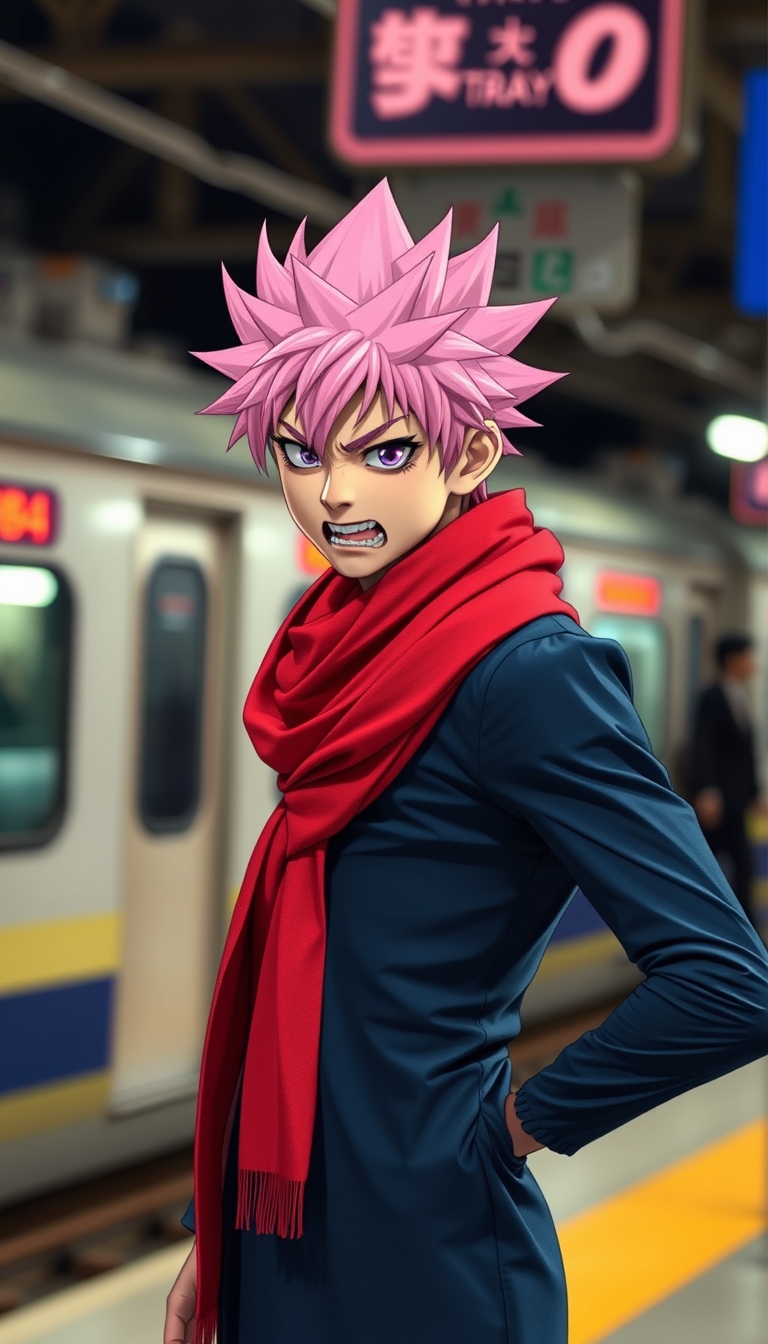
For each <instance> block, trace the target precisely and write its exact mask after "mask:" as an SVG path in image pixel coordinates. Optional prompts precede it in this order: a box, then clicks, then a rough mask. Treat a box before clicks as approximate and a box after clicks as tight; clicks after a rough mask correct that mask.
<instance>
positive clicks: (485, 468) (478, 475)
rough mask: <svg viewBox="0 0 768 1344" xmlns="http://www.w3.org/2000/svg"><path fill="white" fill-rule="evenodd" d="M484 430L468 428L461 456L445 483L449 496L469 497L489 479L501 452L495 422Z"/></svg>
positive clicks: (486, 423)
mask: <svg viewBox="0 0 768 1344" xmlns="http://www.w3.org/2000/svg"><path fill="white" fill-rule="evenodd" d="M484 423H485V429H472V428H470V429H468V430H466V432H465V434H464V443H463V444H462V448H461V454H460V456H459V460H458V462H457V463H456V466H455V467H454V468H453V471H452V472H451V473H450V475H449V476H448V478H447V481H446V484H447V486H448V489H449V490H450V492H451V494H452V495H471V494H472V492H473V490H476V489H477V487H478V485H482V483H483V481H484V480H485V479H486V477H488V476H490V474H491V472H492V471H493V468H494V467H495V466H496V463H497V462H498V460H499V458H500V457H501V452H502V442H501V430H500V429H499V426H498V425H497V424H496V421H495V420H486V421H485V422H484Z"/></svg>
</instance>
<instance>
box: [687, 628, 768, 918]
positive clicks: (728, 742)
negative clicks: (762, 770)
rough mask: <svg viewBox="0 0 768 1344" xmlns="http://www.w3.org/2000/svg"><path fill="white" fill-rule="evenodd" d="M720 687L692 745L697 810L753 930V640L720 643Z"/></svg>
mask: <svg viewBox="0 0 768 1344" xmlns="http://www.w3.org/2000/svg"><path fill="white" fill-rule="evenodd" d="M715 658H716V661H717V666H718V669H719V676H718V679H717V681H716V682H715V683H714V684H713V685H712V686H710V687H708V689H707V690H705V691H704V693H703V695H702V697H701V701H700V704H699V711H698V717H697V723H696V734H695V739H694V744H693V777H694V799H693V806H694V808H695V810H696V815H697V817H698V819H699V822H700V824H701V828H702V830H703V832H704V835H705V836H706V839H707V841H708V843H709V846H710V848H711V849H712V851H713V853H714V854H715V855H716V856H717V857H718V858H720V857H721V856H725V859H726V864H727V868H728V871H727V873H726V876H727V877H728V878H729V881H730V883H731V886H732V887H733V890H734V894H735V895H736V898H737V899H738V901H739V902H740V903H741V905H742V906H743V908H744V910H745V912H746V914H747V915H748V916H749V918H750V920H751V921H752V923H753V924H756V916H755V909H754V903H753V900H752V879H753V867H752V853H751V849H750V845H749V840H748V838H747V832H746V826H745V817H746V813H747V812H748V810H749V809H750V808H751V807H753V806H757V807H758V808H760V810H765V808H766V803H765V800H764V799H761V797H760V788H759V784H758V778H757V767H756V762H755V740H754V732H753V729H752V723H751V720H750V709H749V698H748V692H747V683H748V682H749V680H750V679H751V677H753V676H754V673H755V670H756V665H755V656H754V652H753V648H752V641H751V639H750V638H749V636H748V635H741V634H728V635H723V636H722V638H721V639H719V640H718V642H717V645H716V648H715Z"/></svg>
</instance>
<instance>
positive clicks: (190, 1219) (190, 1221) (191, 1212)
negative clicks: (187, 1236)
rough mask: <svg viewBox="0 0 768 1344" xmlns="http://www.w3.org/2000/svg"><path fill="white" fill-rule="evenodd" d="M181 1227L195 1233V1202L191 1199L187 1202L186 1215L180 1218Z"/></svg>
mask: <svg viewBox="0 0 768 1344" xmlns="http://www.w3.org/2000/svg"><path fill="white" fill-rule="evenodd" d="M181 1226H182V1227H186V1229H187V1231H188V1232H194V1231H195V1201H194V1199H191V1200H190V1201H189V1207H188V1208H187V1211H186V1213H185V1214H183V1216H182V1218H181Z"/></svg>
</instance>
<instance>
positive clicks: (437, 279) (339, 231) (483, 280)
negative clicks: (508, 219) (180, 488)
mask: <svg viewBox="0 0 768 1344" xmlns="http://www.w3.org/2000/svg"><path fill="white" fill-rule="evenodd" d="M451 221H452V212H450V211H449V212H448V214H447V215H446V217H445V219H443V220H442V222H441V223H440V224H438V225H437V227H436V228H434V229H432V231H431V232H430V233H428V234H427V235H426V237H424V238H422V239H421V242H419V243H416V244H414V242H413V239H412V238H411V236H410V234H409V233H408V230H407V229H406V227H405V224H404V223H403V220H402V217H401V215H400V211H399V210H398V208H397V206H396V204H395V201H394V198H393V196H392V192H391V191H390V188H389V183H388V182H387V179H386V178H384V179H383V180H382V181H381V182H379V183H378V185H377V186H375V187H374V188H373V190H372V191H370V192H369V193H368V195H367V196H365V197H364V198H363V200H362V201H360V202H359V204H357V205H356V206H355V207H354V208H353V209H352V210H350V212H349V214H348V215H346V216H345V217H344V219H342V220H340V222H339V223H338V224H336V225H335V227H334V228H333V229H331V231H330V233H328V234H327V235H326V236H325V238H324V239H323V241H322V242H321V243H319V244H318V245H317V247H316V248H315V249H314V251H313V252H311V253H310V254H309V256H307V253H306V250H305V246H304V224H303V223H302V224H301V225H300V226H299V228H298V230H297V232H296V236H295V237H294V239H293V242H292V243H291V246H290V247H289V249H288V255H287V257H286V261H285V265H284V266H281V264H280V263H279V262H278V261H277V260H276V259H275V257H274V256H273V254H272V251H271V249H270V246H269V242H268V240H267V233H266V224H265V226H264V228H263V229H262V233H261V239H260V242H259V250H258V258H257V262H256V293H257V297H253V296H252V295H251V294H247V293H246V292H245V291H244V290H242V289H239V288H238V286H237V285H236V284H235V283H234V281H233V280H231V279H230V277H229V275H228V274H227V272H226V270H225V271H224V293H225V296H226V300H227V306H228V308H229V312H230V316H231V318H232V323H233V325H234V328H235V330H236V332H237V334H238V336H239V337H240V341H241V342H242V344H240V345H237V346H234V347H233V348H232V349H228V350H213V351H210V352H208V353H198V352H195V353H197V358H198V359H202V360H204V361H205V363H206V364H210V365H212V367H213V368H215V369H217V370H218V371H219V372H220V373H224V374H226V375H227V376H228V377H229V378H233V379H234V380H235V381H234V383H233V385H232V386H231V387H230V388H229V389H228V391H226V392H225V393H224V394H223V396H221V397H219V398H218V400H216V401H214V402H213V403H212V405H210V406H208V407H206V408H205V412H204V413H205V414H211V415H236V416H237V420H236V423H235V427H234V430H233V431H232V436H231V438H230V441H229V446H230V447H231V446H232V444H234V443H236V442H237V441H238V439H241V438H242V437H243V435H244V434H247V436H248V442H249V445H250V449H251V453H252V455H253V458H254V461H255V462H256V465H257V466H258V467H259V469H260V470H262V471H263V470H265V469H266V451H267V443H268V439H269V436H270V435H271V434H272V433H273V432H274V430H275V429H276V427H277V424H278V422H279V420H280V417H281V416H282V414H283V412H284V411H285V408H286V405H287V404H288V402H289V401H290V400H291V399H292V398H293V397H295V399H296V413H297V415H298V416H299V417H300V419H301V425H302V428H303V430H304V433H305V435H306V437H307V441H308V442H309V443H311V444H312V445H313V447H314V449H315V451H316V452H317V454H318V456H319V457H322V455H323V450H324V447H325V444H326V441H327V439H328V435H329V433H330V430H331V428H332V426H333V424H334V421H335V420H336V418H337V416H338V415H339V414H340V412H341V411H342V410H343V409H344V407H345V406H346V405H347V403H348V402H349V401H350V399H351V398H352V397H353V396H354V395H355V393H356V392H358V391H359V390H360V389H361V388H362V389H363V399H362V403H361V406H360V410H359V414H358V420H360V419H362V417H363V416H364V415H365V414H366V412H367V411H368V409H369V408H370V406H371V403H372V402H373V400H374V398H375V397H376V395H377V394H378V393H379V392H381V393H382V394H383V397H384V401H385V404H386V408H387V417H388V418H389V419H391V418H392V417H393V416H394V414H395V406H397V407H398V408H399V410H400V411H401V412H404V413H407V412H410V413H411V414H413V415H414V416H415V417H416V419H417V420H418V421H419V423H420V425H421V426H422V428H423V429H424V432H425V434H426V436H427V439H428V442H429V447H430V451H433V450H434V449H435V448H436V447H437V449H438V451H439V453H440V460H441V463H442V467H443V470H444V471H451V470H452V468H453V467H454V466H455V464H456V462H457V461H458V458H459V455H460V453H461V448H462V443H463V439H464V433H465V430H466V429H467V428H470V427H471V428H477V429H482V428H483V423H484V421H485V420H495V421H496V422H497V424H498V425H499V426H500V428H503V429H513V428H517V427H519V426H522V425H535V424H536V421H534V420H529V419H528V418H527V417H526V416H524V415H522V414H521V413H520V411H518V410H517V405H518V404H519V403H520V402H521V401H525V399H526V398H527V397H530V396H532V395H533V394H534V393H535V392H538V391H540V390H541V388H544V387H547V386H549V384H550V383H553V382H554V381H555V380H556V379H557V378H560V377H561V376H562V375H561V374H559V373H547V372H545V371H544V370H542V369H534V368H530V367H529V366H528V365H526V364H521V363H520V362H519V361H518V360H516V359H510V358H509V352H510V351H511V350H514V349H515V347H516V346H517V345H518V344H519V342H520V341H521V340H522V339H523V337H524V336H526V335H527V334H528V332H529V331H530V330H531V328H532V327H533V326H535V324H536V323H537V322H538V320H539V318H540V317H542V315H543V314H544V313H545V312H546V311H547V309H548V308H549V307H550V304H551V303H553V302H554V300H552V299H543V300H540V301H539V302H536V303H523V304H515V305H512V306H508V307H502V306H499V307H492V308H490V307H488V306H487V305H488V296H489V294H490V290H491V282H492V279H493V268H494V263H495V260H496V240H497V234H498V225H497V226H496V228H495V229H494V230H493V231H492V232H491V233H489V234H488V236H487V238H485V239H484V240H483V241H482V242H481V243H478V245H477V246H476V247H473V248H472V249H471V250H470V251H468V252H463V253H461V254H460V255H459V256H457V257H454V258H452V259H450V260H449V256H448V249H449V246H450V239H451ZM504 451H505V452H506V453H515V452H517V449H516V448H514V447H513V446H512V445H511V443H508V442H507V441H506V440H505V442H504ZM484 498H485V486H484V485H483V486H481V487H480V488H479V490H477V491H475V495H474V496H473V500H475V502H478V501H479V500H480V499H484Z"/></svg>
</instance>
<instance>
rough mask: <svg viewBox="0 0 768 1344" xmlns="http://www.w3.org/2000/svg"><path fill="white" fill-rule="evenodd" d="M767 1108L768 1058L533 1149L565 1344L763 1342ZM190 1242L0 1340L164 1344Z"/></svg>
mask: <svg viewBox="0 0 768 1344" xmlns="http://www.w3.org/2000/svg"><path fill="white" fill-rule="evenodd" d="M767 1112H768V1064H766V1061H760V1062H759V1063H757V1064H752V1065H750V1066H749V1068H746V1069H741V1070H740V1071H739V1072H738V1073H735V1074H731V1075H730V1076H729V1077H728V1078H722V1079H719V1080H718V1081H717V1082H715V1083H710V1084H708V1085H707V1086H706V1087H703V1088H700V1089H698V1090H697V1091H696V1092H692V1093H688V1094H687V1095H686V1096H684V1097H678V1098H677V1099H676V1100H675V1101H672V1102H669V1103H668V1104H667V1105H666V1106H663V1107H660V1108H659V1109H658V1110H656V1111H652V1112H650V1114H648V1115H646V1116H642V1117H641V1118H640V1119H639V1120H635V1121H633V1122H632V1123H631V1124H629V1125H625V1126H624V1127H623V1128H622V1129H620V1130H617V1131H616V1132H615V1133H614V1134H610V1135H608V1136H607V1137H606V1138H605V1139H602V1140H600V1142H599V1143H596V1144H592V1145H590V1147H588V1148H585V1149H584V1150H583V1151H582V1152H581V1153H577V1154H576V1156H575V1157H571V1158H563V1157H558V1156H557V1155H555V1154H554V1153H549V1152H542V1153H537V1154H535V1155H534V1156H533V1157H532V1158H531V1167H532V1169H533V1171H534V1173H535V1175H536V1178H537V1180H538V1181H539V1183H540V1184H541V1186H542V1188H543V1189H544V1191H545V1193H546V1195H547V1198H548V1200H549V1203H550V1206H551V1208H552V1211H553V1214H554V1216H555V1220H556V1222H557V1224H558V1229H559V1232H560V1237H561V1242H562V1245H563V1255H564V1259H565V1263H566V1272H567V1276H568V1287H569V1299H570V1307H571V1329H570V1336H569V1344H765V1341H766V1339H768V1236H766V1227H767V1226H768V1217H767V1216H766V1194H767V1180H766V1154H767V1152H768V1125H767V1124H766V1119H765V1117H766V1113H767ZM187 1245H188V1243H180V1244H179V1245H177V1246H173V1247H171V1248H170V1249H168V1250H164V1251H160V1252H158V1253H157V1254H156V1255H151V1256H147V1257H146V1258H145V1259H144V1260H141V1261H137V1262H136V1263H134V1264H131V1265H128V1266H126V1267H125V1268H124V1269H119V1270H116V1271H114V1272H113V1273H110V1274H105V1275H102V1276H101V1277H100V1278H98V1279H94V1280H92V1281H91V1282H89V1283H86V1284H82V1285H80V1286H78V1287H76V1288H68V1289H66V1290H65V1291H64V1292H62V1293H59V1294H57V1295H55V1296H53V1297H50V1298H47V1299H45V1300H44V1301H43V1302H40V1303H37V1304H34V1305H32V1306H29V1307H22V1308H20V1309H19V1310H18V1311H15V1312H12V1313H10V1314H9V1315H8V1316H6V1317H4V1318H3V1319H2V1320H0V1344H161V1340H162V1321H163V1315H164V1310H165V1298H166V1296H167V1293H168V1289H169V1288H170V1286H171V1283H172V1282H173V1279H174V1277H175V1274H176V1272H177V1269H178V1267H179V1265H180V1264H181V1262H182V1260H183V1259H184V1257H185V1255H186V1253H187ZM306 1344H311V1340H307V1341H306ZM360 1344H365V1341H364V1340H361V1341H360ZM467 1344H481V1342H480V1341H474V1340H468V1341H467ZM526 1344H536V1341H534V1340H531V1341H530V1342H528V1341H526Z"/></svg>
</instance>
